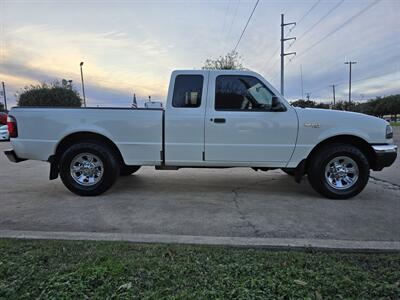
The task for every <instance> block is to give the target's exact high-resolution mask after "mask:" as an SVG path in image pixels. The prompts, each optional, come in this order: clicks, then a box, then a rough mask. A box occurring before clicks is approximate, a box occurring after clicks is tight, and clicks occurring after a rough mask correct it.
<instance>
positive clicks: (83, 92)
mask: <svg viewBox="0 0 400 300" xmlns="http://www.w3.org/2000/svg"><path fill="white" fill-rule="evenodd" d="M79 66H80V67H81V80H82V94H83V106H84V107H86V97H85V84H84V83H83V71H82V66H83V61H82V62H81V63H80V64H79Z"/></svg>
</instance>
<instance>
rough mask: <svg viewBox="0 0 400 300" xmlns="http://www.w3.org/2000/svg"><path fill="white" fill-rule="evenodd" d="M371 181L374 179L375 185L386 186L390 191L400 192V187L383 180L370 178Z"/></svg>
mask: <svg viewBox="0 0 400 300" xmlns="http://www.w3.org/2000/svg"><path fill="white" fill-rule="evenodd" d="M369 178H370V179H372V182H373V183H375V184H382V183H383V184H384V185H385V186H386V187H387V188H388V189H390V190H394V191H400V185H398V184H395V183H392V182H389V181H386V180H383V179H379V178H376V177H374V176H369Z"/></svg>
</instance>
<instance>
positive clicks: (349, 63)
mask: <svg viewBox="0 0 400 300" xmlns="http://www.w3.org/2000/svg"><path fill="white" fill-rule="evenodd" d="M356 63H357V62H356V61H346V62H345V63H344V64H345V65H349V67H350V68H349V103H351V65H354V64H356Z"/></svg>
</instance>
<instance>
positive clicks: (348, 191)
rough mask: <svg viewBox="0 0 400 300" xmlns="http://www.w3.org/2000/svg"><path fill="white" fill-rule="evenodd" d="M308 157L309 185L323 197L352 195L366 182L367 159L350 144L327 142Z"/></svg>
mask: <svg viewBox="0 0 400 300" xmlns="http://www.w3.org/2000/svg"><path fill="white" fill-rule="evenodd" d="M310 160H311V161H309V164H308V170H307V173H308V179H309V181H310V184H311V186H312V187H313V188H314V189H315V190H316V191H317V192H318V193H320V194H321V195H323V196H325V197H328V198H331V199H348V198H351V197H354V196H355V195H357V194H359V193H360V192H361V191H362V190H363V189H364V187H365V186H366V184H367V182H368V179H369V163H368V160H367V158H366V157H365V155H364V154H363V153H362V152H361V151H360V150H359V149H358V148H356V147H354V146H352V145H346V144H333V145H328V146H326V147H324V148H322V149H320V150H319V151H318V152H317V153H315V155H313V156H312V157H311V158H310Z"/></svg>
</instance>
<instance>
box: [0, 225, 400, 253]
mask: <svg viewBox="0 0 400 300" xmlns="http://www.w3.org/2000/svg"><path fill="white" fill-rule="evenodd" d="M0 238H18V239H49V240H77V241H83V240H84V241H126V242H135V243H165V244H193V245H224V246H247V247H266V248H315V249H320V250H345V251H388V252H394V251H396V252H397V251H400V242H397V241H348V240H328V239H286V238H247V237H218V236H217V237H214V236H191V235H166V234H136V233H102V232H65V231H19V230H0Z"/></svg>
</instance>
